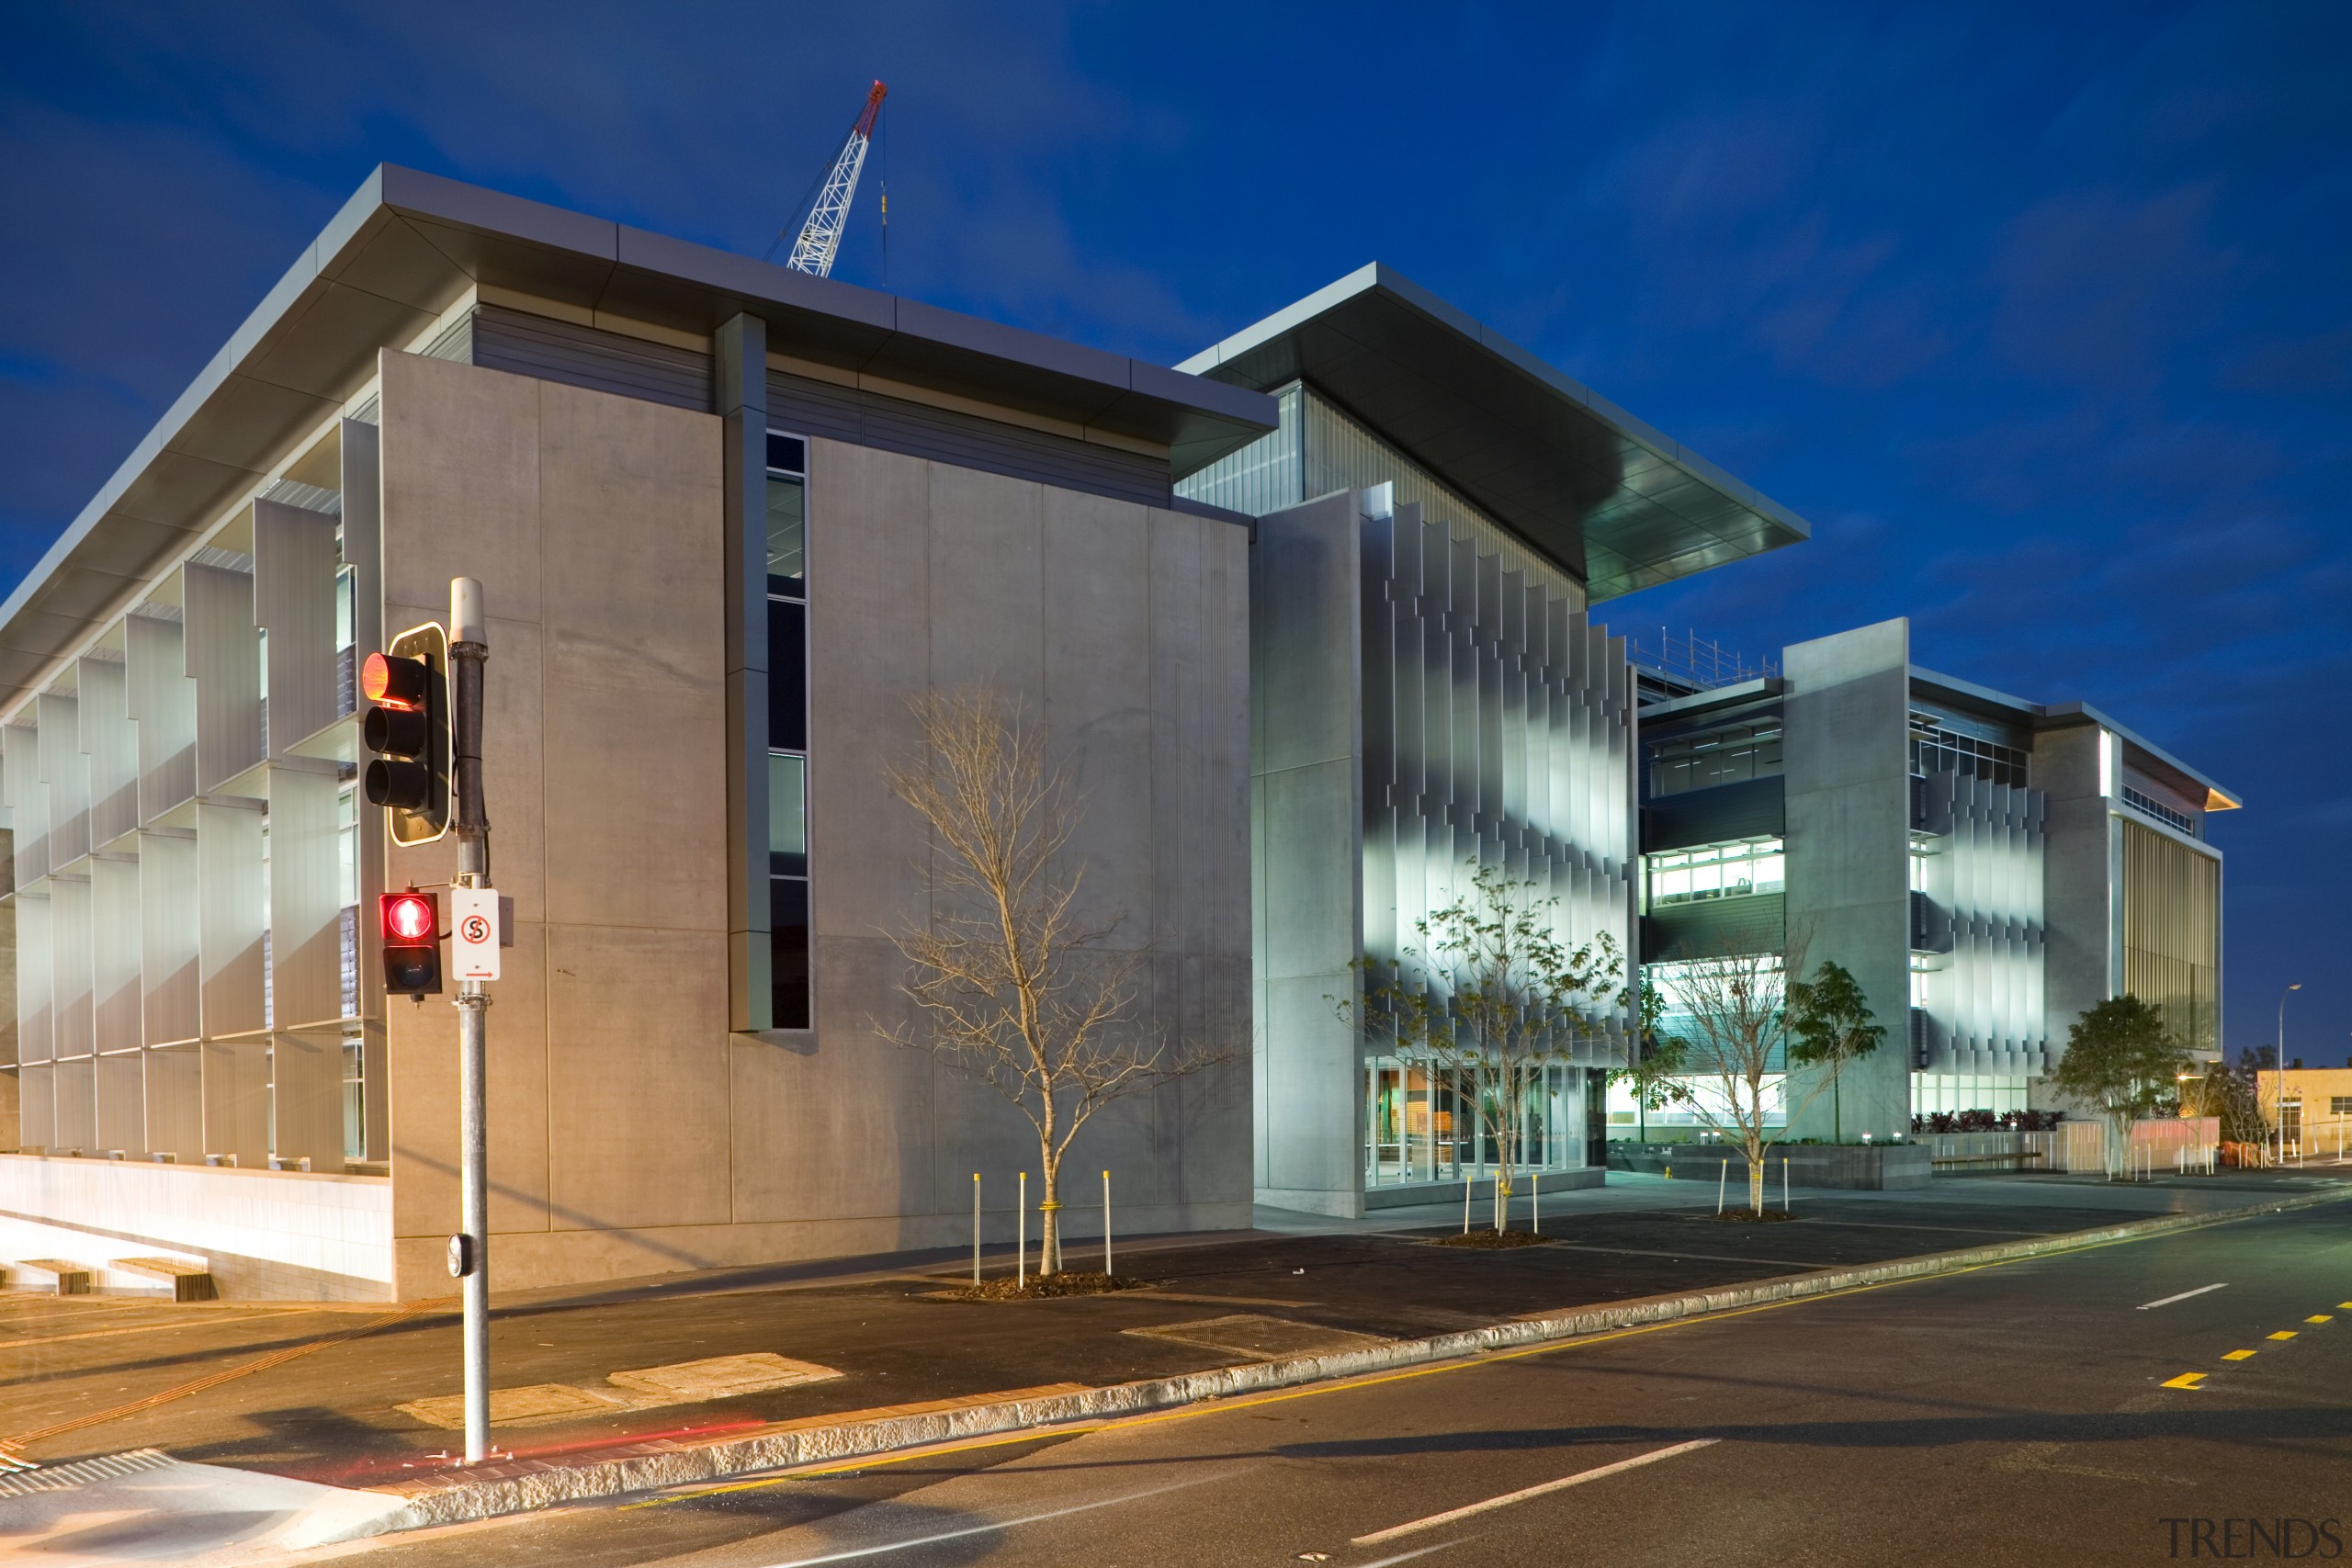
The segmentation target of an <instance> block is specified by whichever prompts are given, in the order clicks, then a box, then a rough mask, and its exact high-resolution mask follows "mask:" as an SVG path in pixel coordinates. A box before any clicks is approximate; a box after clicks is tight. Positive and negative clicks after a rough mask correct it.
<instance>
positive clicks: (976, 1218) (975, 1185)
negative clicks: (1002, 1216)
mask: <svg viewBox="0 0 2352 1568" xmlns="http://www.w3.org/2000/svg"><path fill="white" fill-rule="evenodd" d="M979 1288H980V1173H979V1172H978V1171H977V1170H976V1171H974V1172H972V1289H974V1290H976V1291H977V1290H978V1289H979Z"/></svg>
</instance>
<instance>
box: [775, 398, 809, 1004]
mask: <svg viewBox="0 0 2352 1568" xmlns="http://www.w3.org/2000/svg"><path fill="white" fill-rule="evenodd" d="M808 468H809V448H808V444H807V443H805V442H803V441H802V440H800V439H799V438H798V437H797V436H792V435H780V434H775V433H774V432H770V433H769V434H768V493H767V534H768V627H767V651H768V956H769V964H770V972H771V975H772V976H773V985H774V997H773V1003H774V1015H773V1016H774V1018H775V1027H776V1028H778V1029H807V1028H809V1026H810V1024H811V1023H812V1021H813V1014H812V1011H811V1008H810V1001H809V976H810V970H811V967H812V965H811V962H810V944H809V604H808V601H809V570H808V545H809V523H808V508H809V497H808Z"/></svg>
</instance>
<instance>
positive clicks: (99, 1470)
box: [0, 1449, 172, 1497]
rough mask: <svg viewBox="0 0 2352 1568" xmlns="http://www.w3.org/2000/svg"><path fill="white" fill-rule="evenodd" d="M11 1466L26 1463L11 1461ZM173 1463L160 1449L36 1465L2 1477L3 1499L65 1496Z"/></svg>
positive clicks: (0, 1479) (0, 1487)
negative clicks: (75, 1489) (41, 1494)
mask: <svg viewBox="0 0 2352 1568" xmlns="http://www.w3.org/2000/svg"><path fill="white" fill-rule="evenodd" d="M11 1462H12V1463H20V1464H21V1463H25V1462H27V1461H11ZM171 1462H172V1456H171V1455H169V1454H167V1453H165V1452H164V1450H161V1449H131V1450H128V1451H127V1452H124V1453H119V1454H101V1455H100V1456H99V1457H97V1458H96V1459H77V1460H75V1461H74V1462H73V1463H71V1464H51V1465H37V1466H30V1467H29V1468H27V1469H24V1470H18V1471H12V1472H9V1473H6V1474H0V1497H22V1496H25V1495H28V1494H31V1493H34V1492H63V1491H66V1490H68V1489H70V1488H72V1487H75V1486H87V1485H88V1484H90V1483H92V1482H94V1481H113V1480H116V1479H117V1478H119V1477H121V1476H125V1475H136V1474H138V1473H139V1472H141V1471H142V1470H160V1469H162V1468H163V1467H164V1465H167V1464H169V1463H171Z"/></svg>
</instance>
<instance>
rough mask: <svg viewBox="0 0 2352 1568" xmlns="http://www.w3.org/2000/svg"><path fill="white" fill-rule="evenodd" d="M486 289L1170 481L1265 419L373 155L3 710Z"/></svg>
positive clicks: (20, 636)
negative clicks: (726, 351)
mask: <svg viewBox="0 0 2352 1568" xmlns="http://www.w3.org/2000/svg"><path fill="white" fill-rule="evenodd" d="M477 285H488V286H492V287H495V288H503V289H511V290H514V291H515V292H517V293H523V294H528V295H532V296H535V297H537V298H539V299H549V300H553V301H556V302H559V303H561V304H568V305H572V306H577V307H580V308H582V309H585V310H596V311H602V312H609V313H611V314H613V315H616V316H619V317H624V318H628V319H629V320H633V321H643V322H646V323H648V324H650V325H653V326H659V327H668V328H671V329H673V330H676V331H684V332H690V333H708V332H711V331H713V330H714V329H716V328H717V327H718V326H719V325H720V324H722V323H723V322H725V321H728V320H729V319H730V318H731V317H733V316H735V315H736V314H738V313H740V312H748V313H750V314H752V315H753V316H757V317H759V318H761V319H762V320H763V321H765V322H766V323H767V331H768V344H769V346H770V347H771V348H772V349H774V350H775V351H776V352H779V353H783V354H788V355H792V356H793V357H795V358H797V359H800V360H804V361H812V362H815V363H818V364H820V365H825V366H830V367H835V368H838V369H841V370H843V371H847V372H851V373H854V374H857V375H861V376H870V377H874V378H878V379H882V380H887V381H890V382H895V383H898V384H900V385H903V386H909V387H914V388H919V389H924V390H927V391H932V392H936V393H940V394H944V395H946V396H951V397H955V398H957V399H961V400H968V402H969V403H978V404H980V405H984V406H987V407H994V408H1002V409H1005V410H1007V411H1010V412H1014V413H1017V414H1023V415H1029V416H1035V417H1037V418H1044V419H1049V420H1054V421H1057V422H1061V423H1069V424H1075V425H1079V426H1082V427H1084V428H1085V429H1086V430H1087V431H1089V432H1091V433H1101V434H1105V435H1109V436H1113V437H1116V438H1123V439H1125V440H1130V441H1143V442H1148V443H1152V444H1154V445H1157V446H1165V447H1166V448H1167V449H1168V451H1169V454H1170V470H1171V473H1170V477H1171V479H1181V478H1182V477H1184V476H1185V475H1187V474H1190V473H1192V472H1193V471H1195V470H1196V469H1198V468H1203V467H1204V466H1206V465H1207V464H1209V463H1212V462H1214V461H1216V459H1217V458H1218V457H1223V456H1225V455H1226V454H1227V453H1228V452H1231V451H1234V450H1236V449H1238V448H1239V447H1241V446H1246V445H1248V444H1249V443H1250V442H1251V441H1254V440H1256V439H1257V438H1258V437H1260V436H1261V435H1263V434H1265V433H1266V432H1267V431H1269V430H1271V429H1272V428H1273V426H1274V423H1275V417H1276V414H1275V409H1274V405H1273V403H1272V400H1269V399H1267V398H1264V397H1262V396H1260V395H1259V394H1257V393H1256V392H1253V391H1249V390H1245V389H1239V388H1236V387H1233V386H1229V385H1225V384H1221V383H1219V382H1216V381H1209V380H1204V379H1202V378H1197V377H1193V376H1189V375H1186V374H1184V373H1182V372H1181V371H1176V370H1170V369H1169V368H1167V367H1164V366H1159V365H1153V364H1151V363H1149V362H1148V361H1144V360H1136V359H1129V358H1125V357H1123V356H1121V355H1114V354H1106V353H1103V352H1102V351H1100V350H1097V349H1091V348H1085V347H1081V346H1080V345H1078V344H1070V343H1064V342H1062V341H1060V340H1058V339H1056V338H1050V337H1046V336H1043V335H1041V334H1039V333H1030V332H1023V331H1022V330H1020V329H1018V328H1014V327H1007V326H1001V325H999V324H998V323H996V322H993V321H980V320H978V319H977V318H974V317H970V316H963V315H958V314H956V313H955V312H954V311H950V310H940V309H938V308H936V307H934V306H930V305H924V304H921V303H919V302H917V301H914V300H911V299H898V298H896V297H895V296H892V295H888V294H881V293H876V292H875V291H874V290H872V289H867V288H857V287H856V286H854V285H853V284H848V283H841V282H836V281H833V280H832V279H830V278H821V277H814V276H809V275H808V274H806V273H798V272H793V271H791V270H789V269H787V268H785V267H782V266H775V265H769V264H767V263H764V262H756V261H752V260H750V259H749V258H747V257H743V256H739V255H735V254H730V253H729V252H725V251H719V250H714V249H711V248H710V247H708V246H705V245H696V244H691V243H687V242H685V241H683V240H673V239H670V238H667V237H665V236H663V235H660V234H653V233H649V232H647V231H643V230H640V229H632V228H630V227H628V225H626V224H622V223H616V222H613V221H611V220H606V219H599V218H589V217H585V216H583V215H582V214H580V213H576V212H568V211H565V210H563V209H560V208H555V207H548V206H545V205H543V204H541V203H538V202H535V201H526V200H524V199H522V198H521V197H512V196H506V195H503V194H501V193H499V192H496V191H491V190H484V189H482V188H481V187H480V186H469V185H465V184H462V183H460V182H458V181H456V180H449V179H444V178H441V177H440V176H438V175H427V174H422V173H419V172H418V171H416V170H413V169H404V168H401V167H398V166H396V165H393V164H383V165H380V166H379V167H378V168H377V169H376V171H375V172H374V173H373V174H371V175H368V180H367V183H366V184H365V185H363V186H360V188H359V190H358V192H357V194H356V195H355V196H353V197H352V198H351V199H350V200H349V201H347V202H345V204H344V207H343V209H342V210H341V211H340V212H338V213H336V214H335V216H334V220H332V221H331V222H329V223H328V224H327V226H326V228H325V230H324V231H322V232H321V233H320V235H319V237H318V238H317V239H316V240H315V241H313V242H312V243H311V244H309V245H307V246H305V247H304V248H303V251H302V253H301V254H300V257H298V258H297V259H296V261H295V264H294V265H293V266H292V267H290V268H289V269H288V271H287V273H286V275H285V276H283V277H281V278H280V279H279V280H278V282H277V286H276V287H275V288H271V289H270V291H269V293H268V294H267V295H266V297H265V298H264V299H262V301H261V303H260V304H259V305H258V306H256V307H255V308H254V311H253V313H252V314H251V315H250V316H248V317H247V318H246V319H245V321H244V324H243V326H241V327H239V328H238V329H237V332H236V333H235V334H234V335H233V336H232V337H231V338H230V340H229V342H228V343H227V344H225V345H223V346H222V348H221V349H220V353H218V354H216V355H213V357H212V361H211V363H210V364H209V365H207V366H206V367H204V369H203V370H202V371H201V372H200V373H199V374H198V376H197V378H196V379H195V380H194V381H193V382H192V383H191V384H190V385H189V387H188V388H187V390H186V391H185V392H183V393H182V394H181V395H180V397H179V400H177V401H176V402H175V403H173V405H172V406H171V408H170V409H169V410H167V411H166V412H164V416H163V418H161V419H160V420H158V421H156V423H155V426H154V428H153V430H151V431H149V432H148V434H147V436H146V438H145V439H144V440H142V441H141V443H140V444H139V446H137V447H136V448H135V449H134V450H133V451H132V452H131V454H130V457H128V458H126V459H125V460H124V461H123V463H122V465H121V467H119V468H117V469H116V470H115V473H114V475H113V477H112V478H111V479H108V480H107V483H106V484H105V486H104V487H102V488H101V489H100V490H99V491H98V493H97V494H96V496H95V497H94V498H93V499H92V500H91V502H90V503H89V504H88V505H87V506H85V507H84V508H83V510H82V513H81V514H80V515H79V516H78V517H76V518H75V519H74V522H73V524H72V525H70V526H69V527H67V528H66V529H65V531H64V533H63V534H62V535H61V536H59V538H58V540H57V542H56V543H55V544H54V545H52V546H51V547H50V549H49V551H48V553H47V554H46V555H44V556H43V557H42V558H41V560H40V564H39V565H38V566H36V567H35V568H34V569H33V570H31V571H30V572H29V573H28V574H27V575H26V577H25V579H24V581H22V582H20V583H18V584H17V588H16V590H15V592H12V593H11V594H10V595H9V596H8V600H7V603H6V604H5V605H0V707H8V706H13V705H15V704H16V703H17V702H18V701H19V700H20V699H21V698H22V697H23V696H24V695H25V694H27V693H28V692H30V691H33V690H36V689H38V687H39V686H40V684H42V683H44V682H47V681H48V680H50V679H51V675H52V671H54V669H55V667H56V665H57V663H58V661H59V660H61V659H62V658H63V657H64V656H65V655H67V654H69V653H71V652H72V651H73V650H74V649H75V648H77V647H78V646H79V645H80V644H81V643H82V642H83V641H85V640H86V639H87V638H88V637H90V636H91V635H92V634H94V633H95V632H96V631H97V630H98V629H99V628H100V627H101V626H103V625H104V624H105V622H106V621H107V619H108V618H110V617H111V616H112V615H114V614H116V613H117V612H118V611H119V608H120V606H121V604H123V602H124V601H125V600H126V599H127V598H128V597H129V596H130V595H131V594H132V593H134V592H136V591H137V590H138V589H139V588H140V586H141V584H143V583H144V582H145V581H147V580H148V579H149V578H150V577H152V576H153V574H154V572H155V571H157V570H160V569H161V568H162V567H163V566H164V564H165V563H167V562H168V561H169V560H170V559H171V558H172V557H173V556H174V555H175V554H176V553H177V552H179V551H181V550H184V549H185V548H186V547H187V546H188V544H190V543H191V542H192V541H193V540H194V539H195V537H196V536H198V535H199V534H200V533H201V532H202V531H203V530H205V529H206V528H209V526H210V525H212V523H213V522H214V521H216V519H217V516H218V513H220V509H221V508H222V507H224V506H226V505H228V504H230V503H232V502H233V501H234V500H235V499H236V498H237V496H238V495H240V494H241V493H243V491H247V490H250V489H251V488H252V487H253V486H254V483H255V482H257V481H258V480H260V479H263V478H266V476H267V474H268V473H269V471H270V469H271V466H272V465H273V464H275V463H277V462H279V461H281V460H282V459H283V458H284V457H285V456H286V455H287V448H288V444H289V443H291V442H293V441H295V440H298V439H299V438H300V436H301V435H302V434H304V433H306V432H308V431H310V430H311V429H313V428H315V427H316V426H317V425H318V424H319V423H322V421H324V420H326V419H328V418H329V417H331V416H332V415H333V414H334V412H335V411H336V410H338V409H340V408H342V407H343V406H344V405H345V403H346V402H347V401H348V400H350V399H351V398H352V397H353V396H355V395H356V393H357V392H358V391H359V390H360V389H362V388H363V387H364V386H365V385H366V384H367V382H368V379H369V378H371V377H372V376H373V375H374V374H375V367H376V355H377V351H378V350H379V349H380V348H382V347H384V346H386V345H388V344H403V343H407V342H410V341H413V338H414V337H415V336H416V335H417V334H418V333H422V332H424V330H425V329H426V328H428V327H429V326H431V325H432V324H433V322H434V321H435V319H436V318H437V317H438V316H439V315H440V314H441V313H442V312H443V311H445V310H447V309H448V308H449V307H450V306H451V305H452V304H454V303H456V302H457V301H458V299H460V298H461V297H462V296H463V295H464V294H465V292H466V290H467V289H468V288H472V287H475V286H477Z"/></svg>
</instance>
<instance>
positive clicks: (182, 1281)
mask: <svg viewBox="0 0 2352 1568" xmlns="http://www.w3.org/2000/svg"><path fill="white" fill-rule="evenodd" d="M107 1267H108V1268H109V1269H127V1270H129V1271H130V1273H133V1274H144V1275H147V1276H148V1277H149V1278H151V1279H156V1280H170V1281H171V1282H172V1300H174V1301H175V1302H217V1301H219V1300H220V1289H219V1287H217V1286H216V1285H214V1283H213V1282H212V1270H211V1269H209V1268H207V1267H206V1266H205V1265H203V1264H201V1263H183V1262H181V1261H180V1260H179V1259H178V1258H116V1259H115V1260H114V1261H113V1262H112V1263H110V1264H108V1265H107Z"/></svg>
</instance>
